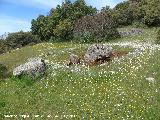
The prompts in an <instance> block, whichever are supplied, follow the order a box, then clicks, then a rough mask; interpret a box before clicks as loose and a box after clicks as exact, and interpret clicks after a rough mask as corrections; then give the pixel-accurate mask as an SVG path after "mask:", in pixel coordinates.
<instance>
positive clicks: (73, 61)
mask: <svg viewBox="0 0 160 120" xmlns="http://www.w3.org/2000/svg"><path fill="white" fill-rule="evenodd" d="M72 64H80V58H79V57H78V55H75V54H71V55H70V56H69V63H68V66H70V65H72Z"/></svg>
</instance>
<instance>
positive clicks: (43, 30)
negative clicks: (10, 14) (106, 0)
mask: <svg viewBox="0 0 160 120" xmlns="http://www.w3.org/2000/svg"><path fill="white" fill-rule="evenodd" d="M94 13H96V8H93V7H91V6H87V5H86V3H85V1H84V0H76V1H75V2H74V3H71V2H70V1H69V0H65V2H63V3H62V5H61V6H60V5H57V7H56V8H55V9H51V10H50V12H49V15H47V16H44V15H40V16H39V17H38V18H37V19H33V20H32V23H31V24H32V27H31V29H32V33H33V34H34V35H38V36H39V37H40V38H41V40H49V39H50V38H57V37H58V38H57V39H68V38H70V39H71V34H72V32H73V29H72V28H73V25H74V22H75V21H76V20H77V19H79V18H81V17H83V16H85V15H93V14H94Z"/></svg>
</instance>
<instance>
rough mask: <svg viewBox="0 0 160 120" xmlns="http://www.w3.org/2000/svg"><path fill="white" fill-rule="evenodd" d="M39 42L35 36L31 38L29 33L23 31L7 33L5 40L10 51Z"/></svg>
mask: <svg viewBox="0 0 160 120" xmlns="http://www.w3.org/2000/svg"><path fill="white" fill-rule="evenodd" d="M39 42H40V40H39V39H38V38H37V37H36V36H33V35H32V34H31V33H30V32H23V31H20V32H15V33H9V34H8V37H7V38H6V44H7V45H8V46H9V47H10V48H11V49H15V48H18V47H23V46H26V45H29V44H31V43H32V44H33V43H34V44H36V43H39Z"/></svg>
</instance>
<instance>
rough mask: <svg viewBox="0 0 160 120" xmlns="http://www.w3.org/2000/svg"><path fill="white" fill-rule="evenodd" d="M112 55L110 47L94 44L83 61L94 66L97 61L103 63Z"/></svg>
mask: <svg viewBox="0 0 160 120" xmlns="http://www.w3.org/2000/svg"><path fill="white" fill-rule="evenodd" d="M111 55H112V47H111V46H109V45H106V44H94V45H91V46H90V47H89V48H88V50H87V52H86V54H85V55H84V60H85V62H86V63H87V64H94V63H97V62H99V61H101V62H104V61H106V60H107V59H108V58H110V57H111Z"/></svg>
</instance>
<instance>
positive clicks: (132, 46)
mask: <svg viewBox="0 0 160 120" xmlns="http://www.w3.org/2000/svg"><path fill="white" fill-rule="evenodd" d="M124 29H129V28H121V29H119V30H124ZM155 33H156V28H152V29H144V33H143V34H142V35H137V36H128V37H123V38H120V39H117V40H115V41H111V42H107V43H106V44H110V45H111V46H112V47H113V48H114V51H122V52H123V51H125V52H128V54H127V55H125V56H121V57H120V58H114V59H113V60H112V61H110V62H108V63H104V64H101V65H97V66H92V67H89V66H85V65H84V64H83V63H84V62H83V61H82V63H81V64H80V65H76V66H71V67H68V66H66V61H67V60H68V56H69V54H70V53H75V54H78V55H79V56H81V58H83V55H84V53H85V51H86V49H87V47H88V46H89V44H75V43H41V44H38V45H35V46H29V47H24V48H22V49H18V50H14V51H12V52H10V53H6V54H3V55H0V62H1V63H3V64H4V65H6V66H7V68H8V69H9V70H10V71H12V69H13V68H14V67H15V66H17V65H20V64H22V63H24V62H25V61H26V60H27V59H28V58H30V57H35V56H39V57H42V58H44V59H45V60H47V61H48V62H47V66H48V69H47V74H46V76H45V77H43V78H42V79H40V80H38V81H36V82H34V83H32V84H26V81H25V80H24V81H23V80H22V81H19V80H17V79H15V78H10V79H6V80H5V81H2V82H0V93H1V94H0V116H1V117H2V118H4V116H6V115H17V116H13V118H15V119H22V118H23V117H29V118H28V119H39V120H41V119H57V120H59V119H75V120H77V119H84V120H88V119H95V120H97V119H98V120H103V119H104V120H106V119H113V120H122V119H129V120H138V119H144V120H158V119H160V114H159V111H160V92H159V90H160V89H159V88H160V61H159V59H160V54H159V53H160V46H159V45H155V44H154V40H155V39H156V35H155ZM26 80H28V78H26ZM22 115H26V116H22ZM27 115H29V116H27ZM38 115H39V116H38ZM6 117H10V116H6Z"/></svg>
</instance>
